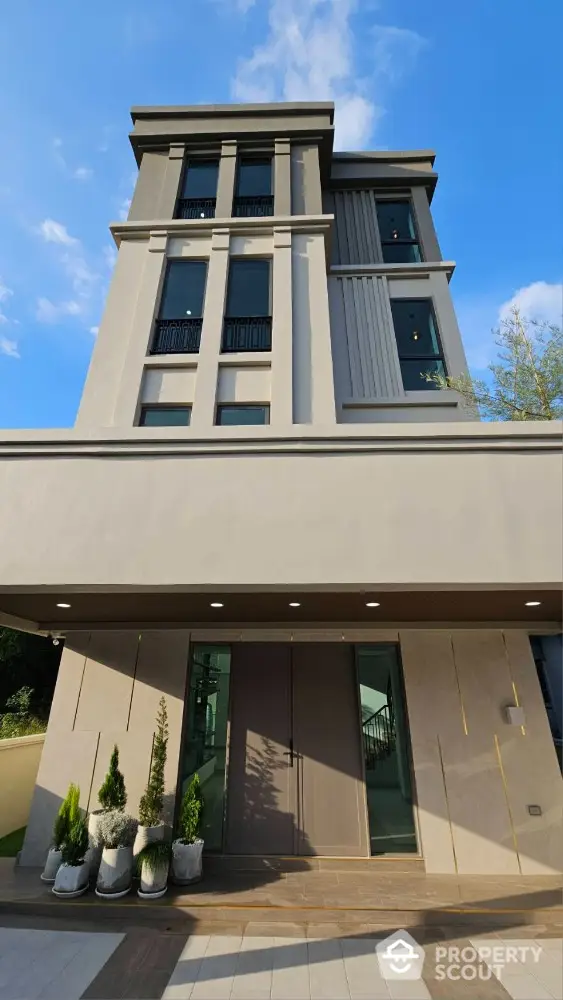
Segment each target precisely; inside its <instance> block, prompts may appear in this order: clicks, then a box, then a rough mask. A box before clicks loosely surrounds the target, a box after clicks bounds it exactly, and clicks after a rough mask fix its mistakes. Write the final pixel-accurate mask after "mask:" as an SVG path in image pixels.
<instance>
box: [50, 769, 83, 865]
mask: <svg viewBox="0 0 563 1000" xmlns="http://www.w3.org/2000/svg"><path fill="white" fill-rule="evenodd" d="M79 802H80V789H79V787H78V785H69V786H68V792H67V793H66V796H65V798H64V799H63V801H62V802H61V806H60V809H59V811H58V813H57V818H56V820H55V825H54V827H53V847H55V848H56V849H57V850H59V851H60V850H61V848H62V845H63V844H64V842H65V840H66V839H67V838H68V835H69V831H70V829H71V827H72V826H73V824H74V823H75V822H76V820H77V819H80V816H81V811H80V805H79Z"/></svg>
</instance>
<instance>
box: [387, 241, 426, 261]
mask: <svg viewBox="0 0 563 1000" xmlns="http://www.w3.org/2000/svg"><path fill="white" fill-rule="evenodd" d="M381 249H382V250H383V261H384V263H385V264H420V262H421V260H422V258H421V256H420V247H419V245H418V243H383V244H382V247H381Z"/></svg>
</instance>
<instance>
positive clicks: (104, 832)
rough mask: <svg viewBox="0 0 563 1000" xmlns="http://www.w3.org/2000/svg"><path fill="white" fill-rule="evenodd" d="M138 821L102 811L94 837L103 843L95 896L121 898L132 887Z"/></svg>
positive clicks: (116, 812)
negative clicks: (134, 843)
mask: <svg viewBox="0 0 563 1000" xmlns="http://www.w3.org/2000/svg"><path fill="white" fill-rule="evenodd" d="M136 832H137V820H136V819H133V817H132V816H127V815H126V813H123V812H119V811H117V810H115V811H113V812H107V813H103V814H102V816H101V817H100V819H99V821H98V826H97V831H96V836H97V838H98V844H101V845H102V858H101V861H100V868H99V871H98V878H97V882H96V896H100V897H103V898H107V897H111V898H113V899H120V897H121V896H126V895H127V893H128V892H129V890H130V888H131V881H132V878H133V842H134V840H135V834H136Z"/></svg>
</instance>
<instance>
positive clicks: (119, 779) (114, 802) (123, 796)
mask: <svg viewBox="0 0 563 1000" xmlns="http://www.w3.org/2000/svg"><path fill="white" fill-rule="evenodd" d="M98 800H99V803H100V805H101V807H102V809H103V810H104V811H105V812H110V811H113V810H116V809H117V810H119V811H120V812H123V810H124V809H125V806H126V805H127V792H126V791H125V779H124V777H123V775H122V773H121V771H120V770H119V750H118V748H117V743H116V744H115V746H114V748H113V751H112V754H111V759H110V762H109V768H108V773H107V774H106V776H105V778H104V781H103V784H102V787H101V788H100V791H99V792H98Z"/></svg>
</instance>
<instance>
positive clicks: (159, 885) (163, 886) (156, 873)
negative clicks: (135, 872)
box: [137, 861, 170, 899]
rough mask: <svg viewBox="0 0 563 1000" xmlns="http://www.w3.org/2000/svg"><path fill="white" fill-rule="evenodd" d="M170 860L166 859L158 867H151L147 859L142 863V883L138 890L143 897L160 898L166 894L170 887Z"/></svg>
mask: <svg viewBox="0 0 563 1000" xmlns="http://www.w3.org/2000/svg"><path fill="white" fill-rule="evenodd" d="M169 867H170V865H169V863H168V861H164V862H163V863H162V864H161V865H158V867H157V868H155V869H152V868H149V866H148V865H147V863H146V861H145V862H143V863H142V865H141V885H140V888H139V889H138V890H137V895H138V896H140V897H141V899H159V897H160V896H164V893H165V892H166V890H167V888H168V884H167V883H168V869H169Z"/></svg>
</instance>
